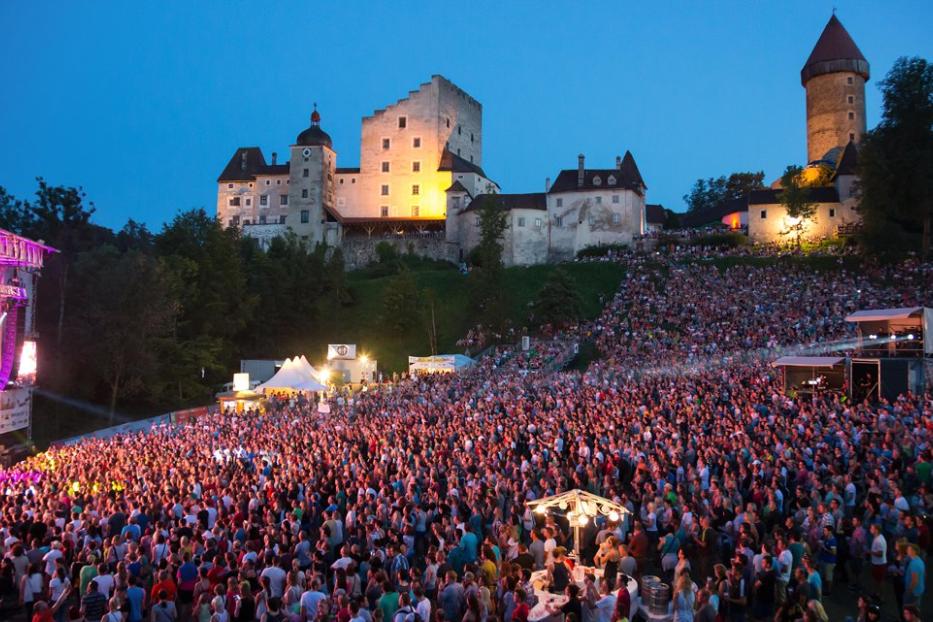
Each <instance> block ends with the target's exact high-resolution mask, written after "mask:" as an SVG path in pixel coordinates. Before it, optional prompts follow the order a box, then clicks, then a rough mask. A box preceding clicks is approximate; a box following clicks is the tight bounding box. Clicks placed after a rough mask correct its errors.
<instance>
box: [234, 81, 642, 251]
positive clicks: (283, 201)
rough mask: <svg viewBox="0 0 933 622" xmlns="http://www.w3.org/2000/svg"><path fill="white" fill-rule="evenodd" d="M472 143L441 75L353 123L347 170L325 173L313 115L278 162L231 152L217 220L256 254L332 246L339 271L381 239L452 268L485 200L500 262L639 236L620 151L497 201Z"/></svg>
mask: <svg viewBox="0 0 933 622" xmlns="http://www.w3.org/2000/svg"><path fill="white" fill-rule="evenodd" d="M482 145H483V108H482V106H481V105H480V103H479V102H477V101H476V100H475V99H473V98H472V97H471V96H470V95H469V94H467V93H466V92H465V91H463V89H461V88H459V87H457V86H456V85H455V84H453V83H452V82H450V81H449V80H447V79H446V78H443V77H442V76H437V75H435V76H433V77H432V78H431V80H430V81H429V82H425V83H424V84H422V85H421V86H420V87H419V88H418V89H416V90H414V91H411V92H409V94H408V95H407V96H406V97H404V98H403V99H400V100H398V101H397V102H395V103H393V104H391V105H389V106H386V107H385V108H382V109H379V110H376V111H375V112H374V113H373V114H372V115H370V116H367V117H364V118H363V120H362V133H361V141H360V158H359V162H360V165H359V167H353V168H347V167H338V166H337V153H336V152H335V151H334V149H333V142H332V141H331V138H330V136H329V135H328V134H327V133H326V132H325V131H324V130H323V129H322V127H321V115H320V113H318V111H317V109H316V107H315V110H314V111H313V112H312V113H311V124H310V126H309V127H308V128H307V129H305V130H304V131H302V132H301V133H300V134H299V135H298V136H297V138H296V139H295V142H294V144H293V145H291V146H290V147H289V158H288V160H287V162H285V163H282V164H279V163H278V161H277V156H276V154H275V153H273V154H272V159H271V162H267V161H266V159H265V156H264V155H263V153H262V151H261V150H260V149H259V148H258V147H241V148H239V149H237V151H236V152H235V153H234V155H233V157H232V158H231V159H230V161H229V162H228V163H227V166H226V167H225V168H224V170H223V172H222V173H221V174H220V177H219V178H218V180H217V216H218V218H219V219H220V221H221V222H222V223H223V224H224V225H226V226H230V227H239V228H241V229H242V231H243V233H244V235H248V236H250V237H254V238H256V239H257V240H259V242H260V244H261V245H262V246H263V247H267V246H268V244H269V243H270V242H271V240H272V239H273V238H275V237H277V236H283V235H286V234H287V233H288V232H291V233H293V234H294V235H296V236H298V237H299V239H300V240H301V241H303V242H305V243H308V244H318V243H325V244H327V245H330V246H340V247H341V248H342V249H343V251H344V256H345V258H346V260H347V262H348V264H349V265H351V266H358V265H364V264H366V263H368V262H369V261H371V260H372V259H374V258H375V245H376V244H377V243H378V242H381V241H387V242H389V243H391V244H395V245H396V246H398V247H399V250H402V251H406V250H414V252H417V253H420V254H425V255H429V256H432V257H435V258H438V259H445V260H450V261H459V260H462V259H463V258H465V257H466V255H467V253H469V251H470V250H471V249H472V248H473V247H474V246H475V245H476V243H477V242H478V235H479V231H478V224H477V218H478V216H477V212H478V210H477V205H478V204H479V203H478V201H479V200H480V199H481V198H488V197H490V196H492V197H495V200H496V202H497V203H496V204H497V206H499V207H500V208H501V209H505V210H508V211H509V214H510V219H509V227H508V229H507V231H506V239H505V240H504V241H503V244H504V246H505V249H506V253H505V257H504V260H505V263H506V264H507V265H513V264H532V263H541V262H544V261H557V260H563V259H569V258H572V257H573V256H574V255H575V253H576V252H578V251H579V250H581V249H582V248H585V247H587V246H591V245H598V244H626V243H630V242H631V241H632V239H633V237H634V236H636V235H639V234H642V233H644V231H645V227H646V222H645V184H644V181H643V180H642V178H641V174H640V173H639V171H638V167H637V166H636V164H635V159H634V158H633V157H632V155H631V153H628V152H626V154H625V157H623V158H617V159H616V166H615V168H608V169H585V168H584V159H583V156H582V155H581V156H580V158H579V163H578V168H577V169H568V170H564V171H561V172H560V174H559V175H558V176H557V178H556V179H555V182H554V185H553V186H551V187H550V188H549V189H548V191H547V192H543V193H530V194H513V195H500V194H499V186H498V185H497V184H496V183H495V182H494V181H492V180H491V179H490V178H489V177H488V176H487V175H486V173H485V171H484V170H483V168H482V161H483V159H482V158H483V152H482Z"/></svg>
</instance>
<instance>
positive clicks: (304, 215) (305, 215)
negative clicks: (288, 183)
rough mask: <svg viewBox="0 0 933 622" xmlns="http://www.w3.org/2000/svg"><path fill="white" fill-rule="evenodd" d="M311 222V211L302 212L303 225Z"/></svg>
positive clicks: (304, 210)
mask: <svg viewBox="0 0 933 622" xmlns="http://www.w3.org/2000/svg"><path fill="white" fill-rule="evenodd" d="M310 220H311V212H310V211H309V210H306V209H303V210H301V223H302V224H308V221H310Z"/></svg>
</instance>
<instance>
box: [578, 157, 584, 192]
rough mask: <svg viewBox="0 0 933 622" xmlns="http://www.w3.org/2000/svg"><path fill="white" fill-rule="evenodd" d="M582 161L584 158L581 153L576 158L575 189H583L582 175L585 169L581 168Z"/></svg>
mask: <svg viewBox="0 0 933 622" xmlns="http://www.w3.org/2000/svg"><path fill="white" fill-rule="evenodd" d="M583 160H584V156H583V154H582V153H581V154H580V155H578V156H577V188H582V187H583V173H584V171H585V170H586V169H585V168H583Z"/></svg>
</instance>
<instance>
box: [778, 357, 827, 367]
mask: <svg viewBox="0 0 933 622" xmlns="http://www.w3.org/2000/svg"><path fill="white" fill-rule="evenodd" d="M844 360H845V358H844V357H841V356H782V357H781V358H779V359H778V360H776V361H774V362H773V363H771V366H772V367H834V366H836V365H838V364H839V363H841V362H843V361H844Z"/></svg>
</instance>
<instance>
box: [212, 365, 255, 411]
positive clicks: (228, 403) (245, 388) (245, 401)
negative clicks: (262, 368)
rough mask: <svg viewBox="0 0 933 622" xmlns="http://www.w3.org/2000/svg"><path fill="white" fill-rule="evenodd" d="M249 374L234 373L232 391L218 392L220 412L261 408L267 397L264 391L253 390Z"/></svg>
mask: <svg viewBox="0 0 933 622" xmlns="http://www.w3.org/2000/svg"><path fill="white" fill-rule="evenodd" d="M249 384H250V383H249V374H244V373H239V374H233V387H232V388H231V390H230V391H224V392H223V393H218V394H217V402H218V403H219V404H220V412H228V411H231V410H232V411H235V412H238V413H241V412H243V411H244V410H246V409H247V408H250V407H256V408H261V407H262V403H263V400H264V399H265V398H264V397H263V395H262V393H258V392H256V391H254V390H252V389H251V388H250V386H249Z"/></svg>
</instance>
